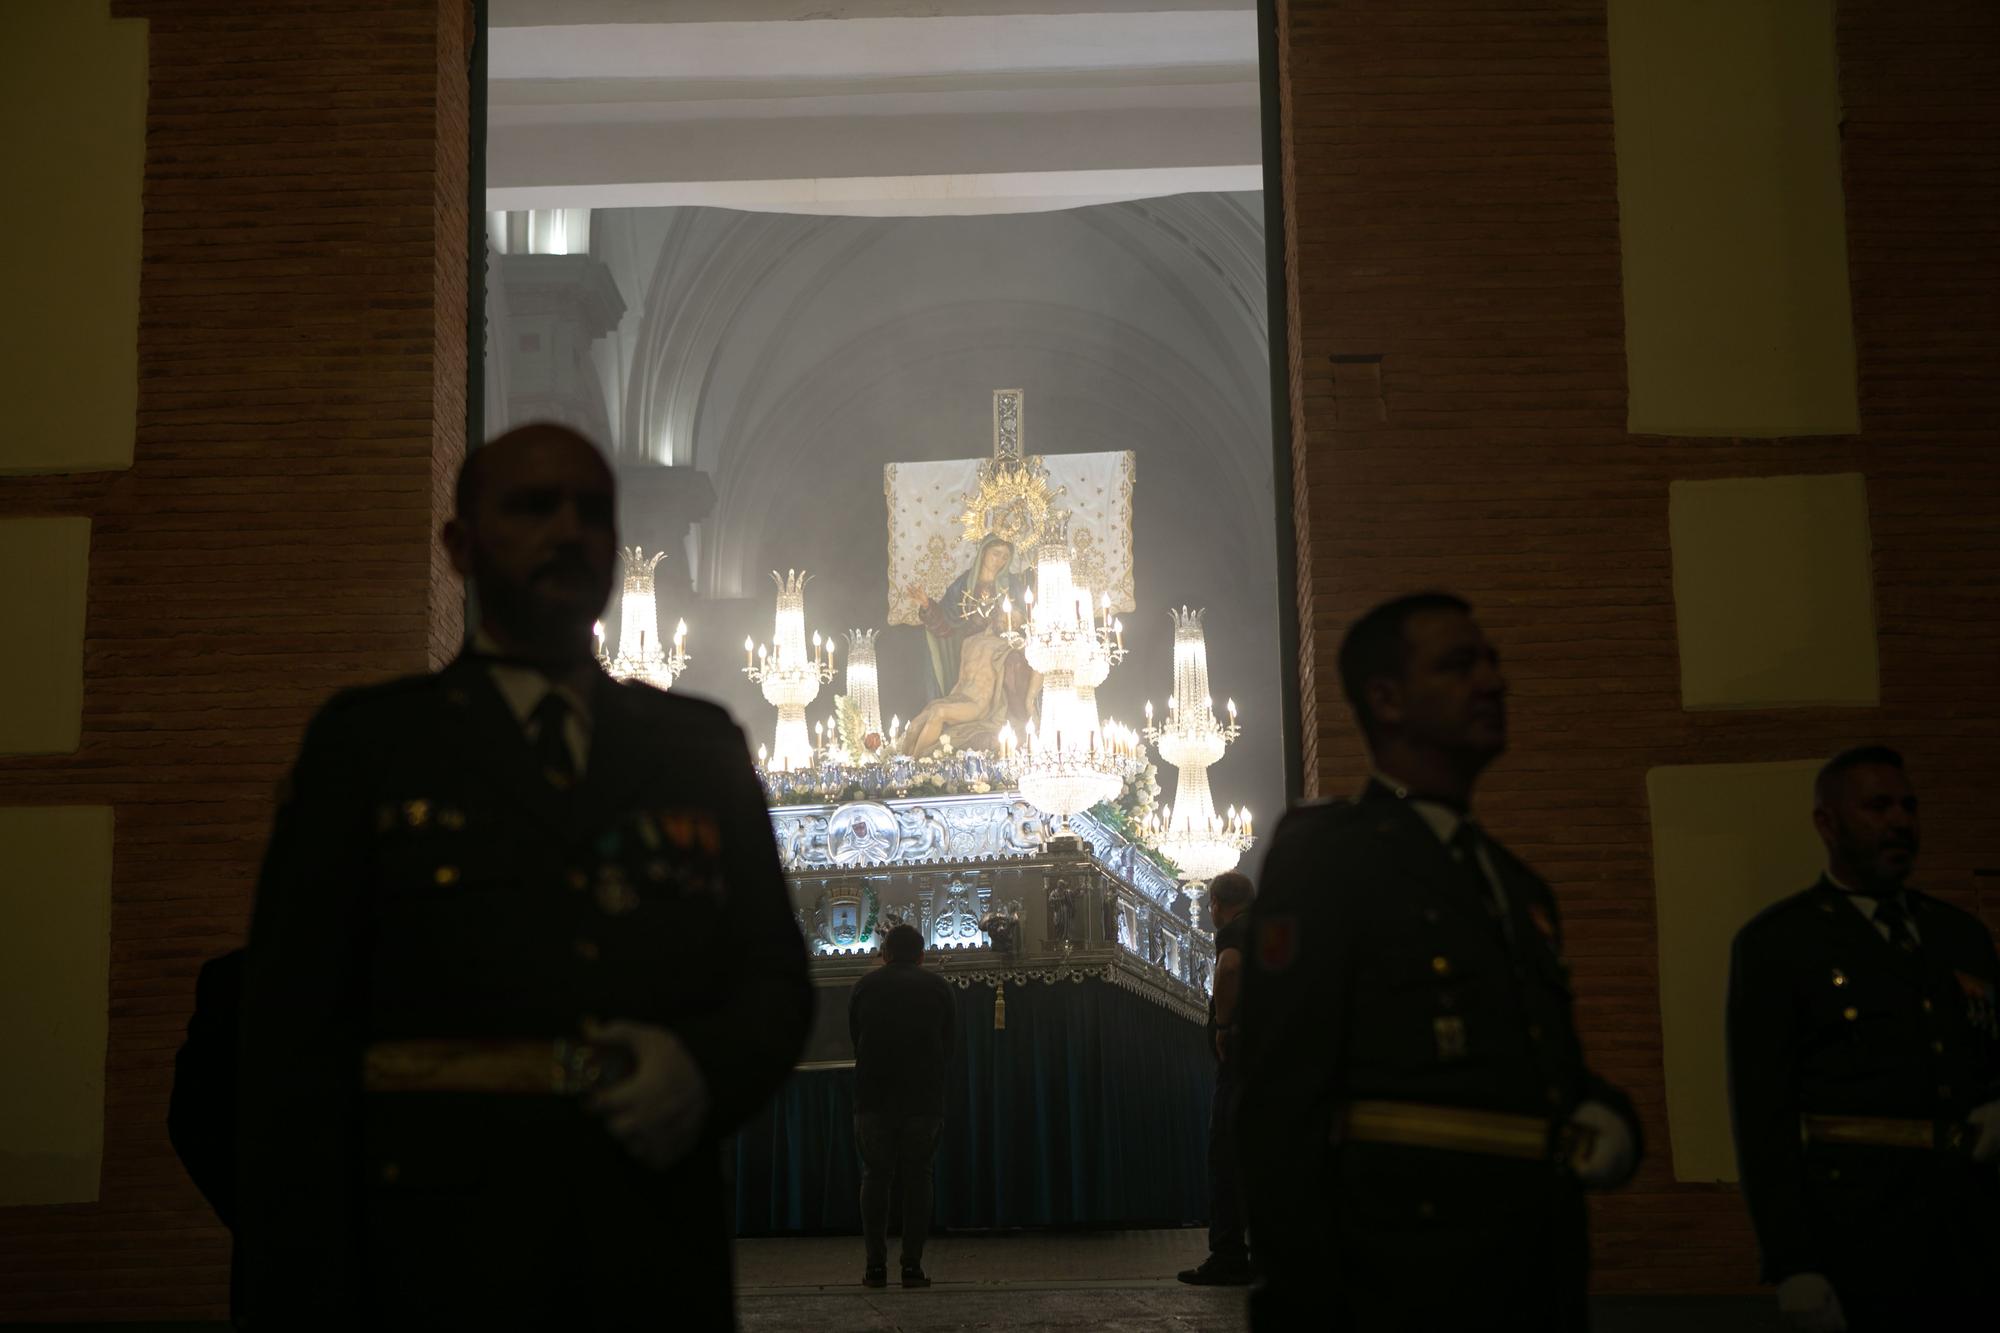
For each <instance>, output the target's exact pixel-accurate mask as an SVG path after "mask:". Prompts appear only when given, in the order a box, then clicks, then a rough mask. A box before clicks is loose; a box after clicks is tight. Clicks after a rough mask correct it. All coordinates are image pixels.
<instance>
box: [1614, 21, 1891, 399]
mask: <svg viewBox="0 0 2000 1333" xmlns="http://www.w3.org/2000/svg"><path fill="white" fill-rule="evenodd" d="M1833 14H1834V6H1833V0H1610V4H1609V10H1608V17H1609V31H1610V41H1611V101H1612V110H1613V114H1614V117H1615V130H1616V133H1615V139H1616V145H1617V155H1618V207H1619V229H1620V234H1621V238H1622V242H1623V265H1624V276H1625V352H1626V364H1627V370H1628V384H1629V390H1630V400H1629V406H1628V412H1629V420H1628V424H1629V427H1630V429H1631V430H1632V431H1633V432H1634V433H1635V434H1645V435H1727V436H1781V435H1844V434H1852V433H1855V432H1857V431H1859V430H1860V428H1861V427H1860V411H1859V408H1858V406H1857V400H1856V389H1855V362H1854V327H1853V316H1852V311H1851V309H1850V306H1849V298H1848V283H1847V225H1846V216H1845V202H1844V197H1843V195H1842V191H1841V176H1840V118H1841V110H1840V82H1839V70H1838V66H1837V64H1836V61H1835V54H1834V26H1833Z"/></svg>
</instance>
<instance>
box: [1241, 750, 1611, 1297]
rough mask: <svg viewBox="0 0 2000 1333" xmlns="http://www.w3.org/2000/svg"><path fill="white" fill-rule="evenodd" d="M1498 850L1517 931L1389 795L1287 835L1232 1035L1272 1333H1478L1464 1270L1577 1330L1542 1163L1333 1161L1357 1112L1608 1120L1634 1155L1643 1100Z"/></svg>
mask: <svg viewBox="0 0 2000 1333" xmlns="http://www.w3.org/2000/svg"><path fill="white" fill-rule="evenodd" d="M1487 846H1488V849H1489V852H1490V854H1491V856H1492V858H1493V860H1494V862H1495V866H1496V869H1497V871H1498V873H1499V874H1500V876H1501V878H1502V881H1503V883H1504V884H1505V886H1506V890H1507V897H1508V900H1509V904H1510V916H1511V920H1510V923H1509V925H1510V930H1508V931H1504V932H1503V930H1502V929H1501V928H1500V926H1499V924H1498V923H1496V921H1495V920H1494V919H1493V917H1492V915H1491V914H1490V912H1489V911H1488V909H1487V906H1486V890H1485V888H1484V887H1483V881H1482V880H1481V878H1480V871H1479V869H1478V868H1477V866H1476V865H1473V864H1470V863H1466V862H1460V861H1456V860H1454V858H1453V856H1452V853H1451V851H1450V850H1449V849H1448V848H1446V847H1445V846H1444V845H1443V844H1441V843H1440V842H1439V840H1438V838H1437V836H1436V834H1435V833H1434V832H1433V831H1432V829H1431V828H1430V826H1429V825H1428V824H1426V823H1425V822H1424V819H1423V817H1422V816H1421V815H1420V814H1418V813H1417V812H1416V811H1415V810H1413V809H1411V808H1409V806H1408V805H1407V804H1406V803H1404V802H1403V801H1401V800H1399V799H1397V798H1396V796H1395V795H1394V794H1393V793H1391V792H1390V791H1389V790H1388V789H1386V788H1384V787H1382V786H1381V785H1380V784H1376V783H1371V784H1370V785H1369V788H1368V789H1367V790H1366V791H1365V792H1364V793H1363V794H1362V796H1361V797H1360V798H1359V799H1357V800H1355V801H1339V802H1332V803H1325V804H1316V805H1310V806H1304V807H1300V808H1297V809H1294V810H1293V811H1291V812H1290V813H1288V814H1287V815H1286V816H1285V818H1284V819H1283V820H1282V821H1281V822H1280V824H1279V826H1278V829H1277V831H1276V832H1275V833H1274V835H1273V836H1272V839H1271V843H1270V848H1269V851H1268V853H1267V855H1266V859H1265V862H1264V868H1263V873H1262V874H1261V875H1260V876H1259V878H1258V885H1259V889H1258V896H1257V900H1256V902H1255V904H1254V905H1253V906H1252V908H1251V912H1250V943H1249V957H1248V958H1247V959H1246V960H1245V962H1246V964H1247V967H1246V971H1245V975H1244V988H1243V999H1242V1011H1241V1018H1240V1025H1239V1026H1240V1034H1239V1035H1240V1041H1241V1048H1242V1060H1243V1071H1242V1077H1243V1091H1242V1100H1241V1102H1240V1105H1239V1110H1238V1127H1237V1144H1238V1150H1239V1153H1240V1155H1241V1160H1242V1164H1243V1191H1244V1200H1245V1206H1246V1212H1247V1214H1248V1221H1249V1226H1250V1233H1251V1236H1252V1237H1253V1241H1252V1243H1253V1245H1254V1246H1255V1248H1256V1250H1257V1252H1258V1255H1259V1260H1260V1263H1261V1264H1262V1265H1263V1267H1264V1270H1265V1273H1266V1277H1265V1279H1264V1281H1263V1282H1262V1284H1261V1285H1260V1289H1259V1290H1258V1292H1257V1294H1256V1296H1255V1297H1254V1298H1253V1305H1252V1312H1253V1320H1254V1322H1255V1323H1256V1325H1257V1326H1258V1327H1260V1328H1262V1327H1270V1328H1283V1327H1306V1326H1308V1325H1309V1324H1311V1325H1313V1326H1318V1325H1320V1324H1323V1323H1324V1322H1325V1320H1326V1319H1327V1318H1328V1317H1329V1316H1330V1314H1331V1312H1332V1311H1335V1310H1338V1311H1342V1312H1344V1313H1343V1315H1342V1317H1345V1318H1349V1319H1351V1320H1353V1325H1352V1326H1354V1327H1363V1328H1365V1327H1371V1326H1373V1324H1372V1323H1371V1322H1370V1317H1369V1316H1368V1315H1367V1313H1366V1312H1367V1311H1368V1310H1370V1309H1382V1310H1391V1309H1393V1307H1394V1306H1395V1304H1396V1303H1397V1302H1399V1301H1401V1300H1403V1299H1404V1298H1405V1296H1406V1295H1407V1294H1408V1293H1413V1292H1417V1291H1423V1292H1425V1293H1427V1299H1432V1303H1433V1304H1435V1305H1437V1307H1438V1308H1437V1310H1436V1311H1435V1312H1434V1313H1435V1315H1436V1317H1437V1319H1438V1320H1440V1321H1441V1323H1440V1326H1459V1324H1461V1323H1462V1324H1464V1326H1482V1325H1481V1324H1480V1321H1481V1320H1482V1319H1484V1318H1486V1317H1487V1316H1488V1315H1489V1314H1490V1310H1482V1309H1481V1308H1480V1303H1481V1302H1484V1301H1490V1300H1493V1299H1496V1294H1495V1292H1494V1290H1493V1289H1492V1287H1491V1286H1490V1285H1489V1284H1486V1283H1484V1282H1482V1281H1479V1280H1476V1279H1475V1280H1471V1281H1466V1280H1465V1279H1466V1278H1467V1277H1468V1276H1469V1275H1466V1274H1460V1275H1457V1277H1456V1278H1452V1277H1451V1276H1450V1275H1445V1274H1442V1273H1440V1271H1439V1263H1440V1256H1441V1255H1443V1254H1447V1253H1460V1252H1463V1253H1466V1254H1469V1255H1474V1256H1477V1257H1478V1258H1479V1259H1480V1261H1481V1262H1492V1263H1495V1264H1497V1265H1499V1269H1500V1270H1501V1271H1504V1272H1506V1273H1507V1274H1508V1275H1509V1280H1510V1281H1517V1282H1519V1283H1520V1284H1521V1288H1520V1289H1521V1290H1522V1291H1525V1292H1529V1293H1532V1294H1533V1296H1534V1298H1535V1299H1537V1300H1541V1301H1544V1302H1546V1306H1545V1307H1537V1309H1536V1310H1535V1311H1534V1312H1532V1313H1524V1315H1523V1317H1524V1319H1526V1320H1528V1321H1529V1322H1531V1323H1536V1322H1539V1324H1540V1326H1542V1327H1546V1328H1551V1329H1555V1328H1565V1327H1582V1326H1583V1320H1584V1319H1585V1318H1586V1315H1585V1313H1584V1309H1585V1307H1584V1300H1585V1296H1584V1288H1585V1278H1586V1271H1587V1249H1586V1236H1585V1218H1584V1209H1583V1206H1582V1200H1581V1197H1580V1194H1579V1192H1578V1191H1577V1188H1576V1186H1575V1185H1574V1183H1573V1181H1571V1180H1570V1179H1569V1178H1568V1177H1566V1176H1563V1175H1562V1174H1560V1173H1559V1172H1558V1171H1557V1170H1556V1169H1554V1168H1553V1167H1552V1166H1551V1165H1550V1164H1549V1163H1548V1162H1545V1161H1544V1162H1536V1161H1526V1162H1523V1161H1510V1160H1505V1159H1502V1158H1493V1157H1477V1156H1474V1155H1473V1154H1469V1153H1462V1152H1446V1151H1438V1150H1429V1149H1419V1148H1407V1147H1386V1146H1381V1145H1375V1144H1358V1143H1350V1144H1346V1145H1342V1146H1339V1147H1336V1146H1335V1145H1334V1144H1333V1143H1332V1142H1331V1138H1332V1135H1333V1132H1334V1129H1335V1127H1336V1125H1337V1124H1338V1122H1339V1116H1340V1113H1341V1108H1342V1106H1343V1105H1344V1104H1346V1103H1348V1102H1351V1101H1354V1100H1359V1099H1385V1100H1393V1101H1404V1102H1415V1103H1424V1104H1430V1105H1437V1106H1449V1107H1465V1108H1474V1109H1480V1110H1489V1111H1502V1112H1509V1113H1514V1114H1521V1115H1530V1116H1535V1117H1539V1118H1545V1119H1546V1120H1547V1121H1548V1122H1549V1123H1550V1125H1551V1127H1552V1129H1553V1128H1554V1127H1555V1126H1557V1125H1560V1124H1561V1123H1562V1122H1564V1121H1566V1120H1567V1118H1568V1116H1569V1115H1570V1114H1571V1112H1573V1111H1574V1110H1575V1109H1576V1107H1577V1106H1578V1105H1580V1104H1581V1103H1583V1102H1585V1101H1590V1100H1595V1101H1599V1102H1603V1103H1605V1104H1606V1105H1608V1106H1610V1107H1611V1108H1612V1109H1613V1110H1614V1111H1616V1112H1618V1113H1619V1114H1620V1115H1621V1116H1622V1117H1623V1118H1624V1119H1625V1121H1626V1122H1627V1125H1628V1127H1629V1128H1630V1130H1631V1132H1632V1134H1633V1137H1634V1142H1635V1143H1637V1142H1638V1136H1639V1126H1638V1122H1637V1119H1636V1117H1635V1115H1634V1114H1633V1112H1632V1108H1631V1103H1630V1101H1629V1099H1628V1098H1626V1096H1625V1095H1624V1094H1623V1093H1622V1092H1620V1091H1619V1090H1618V1089H1616V1088H1614V1087H1612V1086H1611V1085H1610V1084H1608V1083H1607V1082H1605V1081H1604V1080H1603V1079H1601V1078H1599V1077H1597V1076H1596V1075H1595V1074H1593V1073H1592V1072H1591V1071H1590V1069H1589V1067H1588V1066H1587V1065H1586V1064H1585V1063H1584V1058H1583V1048H1582V1044H1581V1042H1580V1041H1579V1040H1578V1038H1577V1034H1576V1027H1575V1023H1574V1021H1573V1018H1572V1013H1571V993H1570V983H1569V969H1568V967H1567V965H1566V964H1565V963H1564V962H1563V958H1562V936H1561V927H1560V922H1559V918H1558V915H1557V911H1556V904H1555V899H1554V897H1553V895H1552V894H1551V893H1550V892H1549V888H1548V886H1547V885H1546V884H1545V883H1543V882H1542V880H1541V879H1539V878H1538V877H1537V876H1536V875H1535V874H1534V873H1533V872H1532V871H1530V870H1529V869H1528V868H1527V867H1526V866H1524V865H1523V864H1521V862H1520V861H1518V860H1517V859H1515V858H1514V857H1513V856H1511V855H1510V854H1508V852H1507V851H1506V849H1505V848H1503V847H1501V846H1500V845H1499V844H1497V843H1495V842H1493V841H1492V840H1491V839H1490V838H1489V839H1488V840H1487ZM1506 1294H1507V1293H1505V1292H1503V1293H1500V1295H1501V1296H1502V1297H1504V1296H1506ZM1433 1298H1434V1299H1433ZM1454 1300H1460V1301H1462V1303H1463V1309H1460V1308H1458V1307H1457V1306H1453V1305H1452V1304H1451V1302H1452V1301H1454ZM1301 1320H1304V1321H1306V1322H1304V1323H1301V1322H1300V1321H1301Z"/></svg>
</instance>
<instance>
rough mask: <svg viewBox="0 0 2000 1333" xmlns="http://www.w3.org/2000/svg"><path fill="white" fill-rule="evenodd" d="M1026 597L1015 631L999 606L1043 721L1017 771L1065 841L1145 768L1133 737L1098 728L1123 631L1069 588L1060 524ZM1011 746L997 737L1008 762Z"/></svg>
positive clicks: (1106, 605)
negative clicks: (1028, 671) (1035, 690)
mask: <svg viewBox="0 0 2000 1333" xmlns="http://www.w3.org/2000/svg"><path fill="white" fill-rule="evenodd" d="M1022 600H1023V602H1024V603H1025V605H1026V610H1027V617H1028V618H1027V623H1026V624H1025V625H1024V626H1023V627H1022V628H1021V629H1019V630H1018V631H1017V630H1016V629H1015V628H1014V607H1013V603H1012V602H1011V601H1008V602H1003V603H1002V604H1001V611H1002V614H1003V615H1004V616H1005V617H1006V623H1007V629H1006V637H1007V640H1008V642H1009V643H1012V644H1014V645H1016V646H1017V647H1019V648H1021V649H1022V651H1023V654H1024V655H1025V656H1026V657H1027V659H1028V665H1029V666H1031V667H1033V668H1034V669H1035V670H1036V671H1038V672H1040V673H1041V676H1042V696H1041V722H1040V725H1039V726H1036V725H1030V726H1029V728H1028V734H1027V736H1026V738H1025V739H1024V740H1023V741H1022V742H1021V743H1020V744H1021V750H1022V753H1021V756H1020V761H1019V763H1018V764H1017V765H1016V766H1015V773H1016V776H1017V779H1018V781H1019V785H1020V788H1021V795H1022V796H1023V797H1025V798H1026V799H1027V800H1028V802H1029V803H1030V804H1032V805H1034V806H1035V807H1036V808H1037V809H1039V810H1043V811H1046V812H1047V813H1049V814H1052V815H1054V816H1056V818H1057V819H1058V820H1059V821H1060V828H1059V829H1058V835H1059V836H1063V835H1066V834H1067V832H1068V827H1069V817H1070V816H1071V815H1073V814H1077V813H1079V812H1081V811H1084V810H1088V809H1089V808H1090V807H1091V806H1093V805H1096V804H1097V803H1098V802H1099V801H1108V800H1110V799H1112V798H1113V797H1115V796H1117V795H1118V792H1119V789H1120V788H1122V787H1123V786H1124V784H1125V779H1126V778H1127V777H1128V776H1130V775H1131V774H1132V773H1134V772H1136V771H1138V769H1139V768H1140V767H1141V766H1143V764H1144V763H1145V751H1144V747H1143V746H1141V745H1140V744H1139V739H1138V736H1137V735H1136V734H1135V733H1134V732H1132V731H1131V729H1130V728H1126V727H1121V726H1119V725H1118V724H1117V723H1116V722H1108V721H1101V720H1100V719H1099V717H1098V713H1097V687H1098V686H1099V685H1101V684H1103V683H1104V680H1105V678H1106V677H1107V676H1108V675H1109V674H1110V672H1111V668H1112V667H1113V666H1114V665H1116V664H1117V663H1118V662H1120V661H1122V660H1124V657H1125V645H1124V636H1123V629H1124V627H1123V625H1122V624H1121V623H1120V622H1118V621H1117V620H1115V619H1113V618H1112V617H1111V614H1110V611H1111V603H1110V598H1109V597H1106V598H1105V599H1104V602H1103V611H1104V614H1103V616H1102V617H1100V616H1098V615H1097V614H1095V611H1096V608H1094V607H1093V606H1092V604H1091V600H1090V591H1089V589H1087V588H1084V587H1081V586H1080V585H1078V584H1077V583H1076V582H1075V579H1074V575H1073V570H1072V565H1071V559H1070V549H1069V540H1068V536H1067V534H1066V532H1065V531H1064V529H1063V525H1062V524H1061V523H1060V522H1057V523H1054V524H1052V525H1051V526H1050V528H1049V531H1048V535H1047V536H1046V537H1045V538H1044V540H1043V541H1042V542H1041V543H1040V544H1039V545H1038V546H1036V548H1035V590H1034V591H1031V592H1029V593H1027V594H1025V595H1024V596H1023V599H1022ZM1015 745H1016V739H1015V737H1014V735H1013V731H1012V729H1011V728H1009V729H1008V730H1007V731H1005V732H1003V733H1002V735H1001V754H1002V757H1003V758H1004V759H1007V760H1009V761H1012V760H1013V758H1014V755H1013V751H1014V748H1015Z"/></svg>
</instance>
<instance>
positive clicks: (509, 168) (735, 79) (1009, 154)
mask: <svg viewBox="0 0 2000 1333" xmlns="http://www.w3.org/2000/svg"><path fill="white" fill-rule="evenodd" d="M493 25H494V26H493V30H492V33H491V42H490V49H489V58H488V70H489V83H488V96H489V109H488V141H487V198H488V207H489V208H491V209H495V210H503V209H534V208H616V207H648V206H684V205H709V206H715V207H724V208H734V209H743V210H755V211H769V212H790V213H832V214H845V215H853V216H917V215H937V214H968V213H1010V212H1033V211H1041V210H1047V209H1057V208H1075V207H1080V206H1084V205H1088V204H1095V203H1106V202H1111V201H1117V200H1130V199H1141V198H1151V197H1159V196H1164V195H1172V194H1189V193H1207V192H1233V191H1245V190H1256V189H1259V188H1261V184H1262V168H1261V166H1260V158H1261V131H1260V122H1259V111H1258V105H1259V97H1258V77H1257V28H1256V11H1255V7H1254V0H1204V2H1203V3H1201V4H1198V5H1197V4H1189V3H1174V0H1144V2H1143V3H1142V2H1141V0H1087V2H1084V0H976V2H974V3H967V4H952V5H944V4H915V3H909V2H908V0H855V2H854V3H845V4H840V3H827V2H826V0H821V2H820V3H805V2H803V0H681V2H679V3H650V4H648V3H640V0H496V3H495V5H494V12H493Z"/></svg>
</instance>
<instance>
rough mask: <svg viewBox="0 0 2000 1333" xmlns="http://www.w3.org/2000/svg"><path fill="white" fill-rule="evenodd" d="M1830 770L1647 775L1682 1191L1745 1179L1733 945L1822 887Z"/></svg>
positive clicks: (1672, 1137)
mask: <svg viewBox="0 0 2000 1333" xmlns="http://www.w3.org/2000/svg"><path fill="white" fill-rule="evenodd" d="M1822 762H1823V761H1822V760H1818V759H1808V760H1799V761H1796V762H1793V761H1787V762H1783V763H1769V764H1689V765H1682V766H1676V767H1671V768H1656V769H1653V770H1652V771H1651V772H1649V773H1648V774H1647V775H1646V795H1647V799H1648V801H1649V802H1650V804H1651V807H1652V820H1653V898H1654V904H1655V912H1656V914H1657V917H1658V920H1659V949H1660V1034H1661V1038H1662V1043H1663V1046H1664V1054H1665V1062H1666V1077H1667V1133H1668V1139H1669V1141H1670V1143H1671V1146H1672V1150H1673V1162H1674V1178H1675V1179H1676V1180H1686V1181H1718V1180H1735V1179H1736V1150H1735V1146H1734V1144H1733V1143H1732V1141H1731V1139H1730V1132H1729V1095H1728V1066H1727V1062H1726V1054H1727V1046H1726V1043H1725V1034H1724V1027H1723V1016H1724V1009H1725V1005H1726V1000H1727V997H1728V985H1729V945H1730V941H1731V940H1733V939H1734V938H1735V936H1736V932H1737V930H1738V929H1739V928H1740V927H1741V926H1742V925H1743V923H1744V922H1746V921H1748V920H1749V919H1750V918H1751V917H1753V916H1755V915H1756V914H1757V913H1758V912H1760V911H1762V910H1763V909H1764V908H1765V907H1768V906H1769V905H1770V904H1772V903H1774V902H1776V901H1778V900H1779V899H1780V898H1784V897H1787V896H1789V895H1791V894H1794V893H1797V892H1798V891H1799V890H1800V889H1803V888H1805V887H1806V886H1807V885H1809V884H1811V883H1812V882H1813V881H1814V880H1815V879H1816V878H1818V876H1819V873H1820V870H1821V869H1822V868H1823V866H1824V864H1825V855H1824V851H1823V849H1822V848H1821V846H1820V842H1819V838H1818V836H1817V835H1815V834H1814V832H1813V827H1812V781H1813V775H1814V774H1815V773H1817V772H1818V771H1819V767H1820V764H1821V763H1822Z"/></svg>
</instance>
